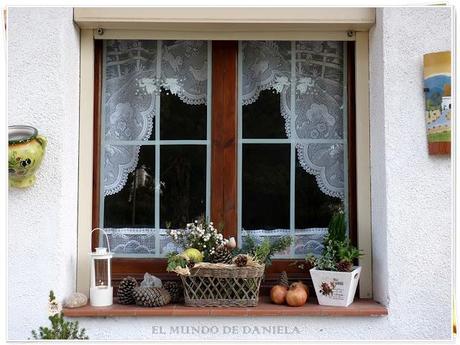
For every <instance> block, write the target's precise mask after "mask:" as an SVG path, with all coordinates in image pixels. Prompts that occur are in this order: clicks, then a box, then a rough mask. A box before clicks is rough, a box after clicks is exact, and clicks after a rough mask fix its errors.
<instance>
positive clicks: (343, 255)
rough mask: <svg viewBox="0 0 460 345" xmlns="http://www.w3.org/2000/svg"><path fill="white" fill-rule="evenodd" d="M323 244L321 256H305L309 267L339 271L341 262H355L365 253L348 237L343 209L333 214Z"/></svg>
mask: <svg viewBox="0 0 460 345" xmlns="http://www.w3.org/2000/svg"><path fill="white" fill-rule="evenodd" d="M323 245H324V250H323V253H322V255H321V256H319V257H316V256H314V255H312V254H310V255H307V257H306V258H305V262H306V266H307V267H316V268H317V269H318V270H322V271H337V270H338V269H337V264H338V263H339V262H349V263H353V261H354V260H355V259H357V258H359V257H360V256H362V255H363V254H362V252H361V251H360V250H358V249H357V248H356V247H354V246H353V245H352V244H351V243H350V240H349V239H347V238H346V220H345V213H344V212H343V210H342V209H339V210H338V211H336V212H335V213H334V215H333V216H332V219H331V221H330V223H329V228H328V234H327V235H326V236H325V237H324V240H323Z"/></svg>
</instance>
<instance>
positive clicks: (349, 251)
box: [337, 240, 363, 262]
mask: <svg viewBox="0 0 460 345" xmlns="http://www.w3.org/2000/svg"><path fill="white" fill-rule="evenodd" d="M337 248H338V253H337V256H338V259H339V260H344V261H348V262H353V260H355V259H357V258H359V257H360V256H362V255H363V254H362V251H360V250H359V249H358V248H356V247H354V246H352V245H351V243H350V241H348V240H347V241H344V242H339V243H337Z"/></svg>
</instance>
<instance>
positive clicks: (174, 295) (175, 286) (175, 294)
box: [163, 281, 184, 303]
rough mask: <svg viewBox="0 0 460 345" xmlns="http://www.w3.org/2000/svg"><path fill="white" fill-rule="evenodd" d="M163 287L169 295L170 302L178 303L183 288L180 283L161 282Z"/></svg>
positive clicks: (182, 296) (182, 295) (182, 294)
mask: <svg viewBox="0 0 460 345" xmlns="http://www.w3.org/2000/svg"><path fill="white" fill-rule="evenodd" d="M163 288H164V289H165V290H166V291H168V292H169V294H170V295H171V303H179V302H182V301H183V299H184V289H183V287H182V284H181V283H178V282H175V281H167V282H164V283H163Z"/></svg>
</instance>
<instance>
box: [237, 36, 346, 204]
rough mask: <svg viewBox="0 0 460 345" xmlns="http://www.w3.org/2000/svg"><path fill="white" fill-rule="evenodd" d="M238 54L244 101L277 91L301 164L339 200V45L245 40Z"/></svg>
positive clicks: (341, 184) (341, 70) (341, 158)
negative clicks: (264, 92)
mask: <svg viewBox="0 0 460 345" xmlns="http://www.w3.org/2000/svg"><path fill="white" fill-rule="evenodd" d="M242 56H243V61H242V62H243V63H242V69H243V71H242V73H243V77H242V79H243V80H242V98H243V99H242V103H243V105H247V104H251V103H254V102H256V101H257V99H258V97H259V94H260V92H261V91H262V90H267V89H272V90H274V91H276V92H278V93H280V99H281V101H280V103H281V104H280V110H281V115H282V116H283V118H284V119H285V130H286V136H287V137H288V138H292V139H294V140H295V142H296V143H297V144H296V148H297V157H298V159H299V162H300V164H301V166H302V167H303V169H304V170H305V171H307V172H309V173H311V174H314V175H315V177H316V181H317V183H318V186H319V188H320V189H321V191H322V192H323V193H325V194H327V195H330V196H333V197H339V198H343V197H344V180H345V178H344V144H345V142H344V126H343V117H344V109H343V104H344V103H343V102H344V59H343V43H342V42H330V41H308V42H307V41H295V42H274V41H248V42H242ZM291 90H292V91H291ZM292 104H293V105H294V106H292Z"/></svg>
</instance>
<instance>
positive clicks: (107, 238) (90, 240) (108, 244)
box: [89, 228, 111, 253]
mask: <svg viewBox="0 0 460 345" xmlns="http://www.w3.org/2000/svg"><path fill="white" fill-rule="evenodd" d="M96 230H99V231H102V232H103V233H104V236H105V239H106V241H107V247H108V248H109V253H110V252H111V251H110V242H109V236H107V233H106V232H105V230H104V229H101V228H94V229H93V230H91V232H90V233H89V243H92V236H91V235H92V234H93V232H94V231H96Z"/></svg>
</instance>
